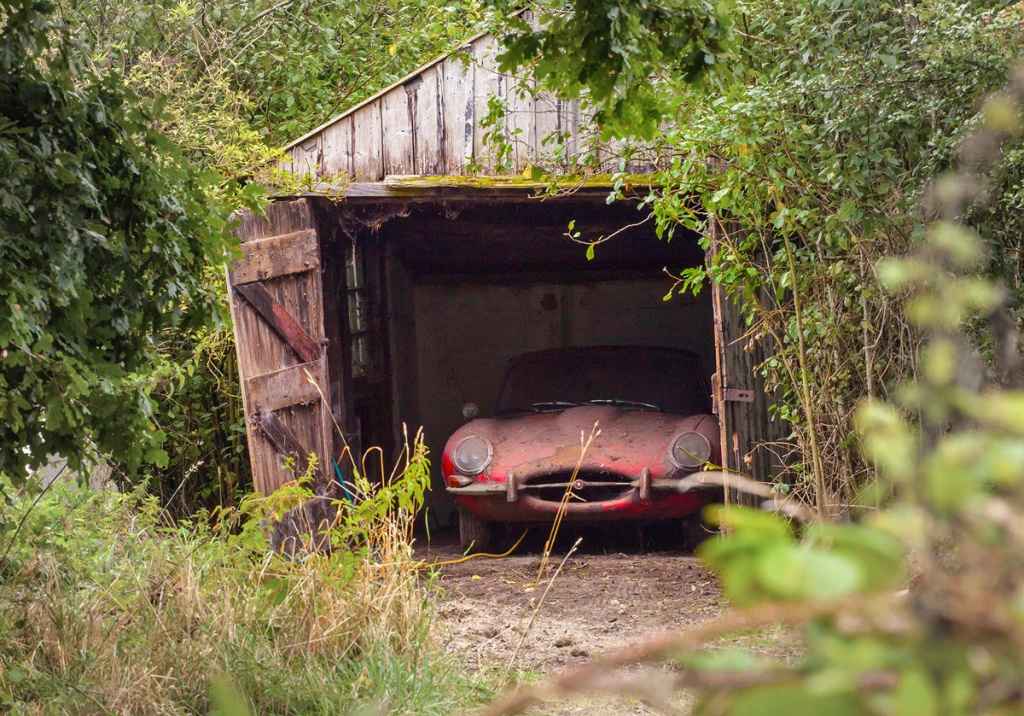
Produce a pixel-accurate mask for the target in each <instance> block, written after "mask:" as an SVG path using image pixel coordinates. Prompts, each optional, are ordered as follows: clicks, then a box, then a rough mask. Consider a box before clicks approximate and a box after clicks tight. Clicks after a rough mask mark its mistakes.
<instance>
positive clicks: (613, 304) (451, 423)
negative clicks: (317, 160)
mask: <svg viewBox="0 0 1024 716" xmlns="http://www.w3.org/2000/svg"><path fill="white" fill-rule="evenodd" d="M399 281H400V283H401V285H402V287H403V290H408V289H409V288H410V287H411V290H412V298H413V304H414V305H413V309H412V313H413V315H414V317H415V318H414V323H415V332H414V342H415V352H414V356H413V355H410V354H409V353H408V352H407V351H408V350H409V345H408V343H406V347H405V348H404V349H403V352H405V353H406V356H405V360H404V363H405V369H404V370H405V371H406V376H405V379H404V380H401V381H399V380H396V381H395V393H394V397H395V406H396V413H397V417H398V419H399V421H401V420H405V421H407V422H410V424H411V421H410V418H415V422H416V423H417V424H421V425H422V426H423V428H424V432H425V435H426V440H427V444H428V446H429V447H430V451H431V455H432V458H433V469H434V472H435V475H434V485H433V491H432V494H431V496H430V500H429V507H430V509H431V512H433V513H434V514H435V516H436V517H437V518H438V519H439V520H440V521H441V522H442V523H447V522H448V521H449V520H450V515H451V513H452V512H454V502H453V500H451V498H450V497H449V496H448V495H447V493H445V491H444V485H443V483H442V482H441V479H440V463H441V451H442V450H443V448H444V444H445V442H446V441H447V439H448V436H449V435H451V433H452V432H454V431H455V430H456V429H457V428H458V427H459V426H460V425H461V424H462V406H463V404H464V403H466V402H469V401H471V402H474V403H476V404H477V405H479V406H480V409H481V413H482V414H483V415H487V414H489V413H490V412H491V411H492V410H493V409H494V405H495V402H496V401H497V398H498V393H499V391H500V389H501V384H502V379H503V378H504V375H505V369H506V366H507V364H508V361H509V360H510V359H511V358H513V357H514V356H516V355H519V354H520V353H525V352H528V351H533V350H542V349H547V348H560V347H565V346H586V345H650V346H663V347H671V348H685V349H688V350H692V351H694V352H696V353H698V354H699V355H700V356H701V360H702V362H703V367H704V372H705V374H706V376H707V377H708V378H710V375H711V373H712V372H713V371H714V365H715V356H714V339H713V335H714V331H713V317H712V308H711V300H710V291H703V292H701V294H700V295H699V296H697V297H693V296H674V297H673V298H672V299H671V300H669V301H665V300H664V299H663V297H664V295H665V293H666V291H667V290H668V289H669V288H670V285H671V284H670V283H668V281H667V279H665V278H660V279H640V280H614V281H600V282H591V283H573V284H556V283H544V284H533V285H494V284H487V285H480V284H477V285H474V284H456V285H415V286H410V284H408V283H407V282H406V281H405V280H403V277H401V276H400V277H399ZM392 305H394V304H392ZM405 310H406V311H407V310H408V309H405ZM396 318H397V320H398V321H400V322H401V323H404V324H406V325H407V324H408V318H409V316H408V315H402V313H401V312H400V313H399V314H398V315H397V317H396ZM392 335H394V334H392ZM401 340H404V339H401ZM393 355H394V352H393ZM413 358H414V360H415V366H414V367H413V366H411V365H409V363H411V362H412V360H413ZM395 368H396V370H401V369H399V368H398V365H397V363H396V364H395ZM412 369H414V371H415V377H414V378H413V376H411V375H408V372H409V371H410V370H412ZM396 375H397V373H396ZM410 378H413V380H410ZM412 392H414V393H415V396H416V397H415V400H410V398H411V397H412V396H411V395H410V393H412ZM403 413H404V415H403Z"/></svg>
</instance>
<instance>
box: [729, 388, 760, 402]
mask: <svg viewBox="0 0 1024 716" xmlns="http://www.w3.org/2000/svg"><path fill="white" fill-rule="evenodd" d="M722 400H726V401H729V402H733V403H753V402H754V391H752V390H740V389H739V388H726V389H725V390H723V391H722Z"/></svg>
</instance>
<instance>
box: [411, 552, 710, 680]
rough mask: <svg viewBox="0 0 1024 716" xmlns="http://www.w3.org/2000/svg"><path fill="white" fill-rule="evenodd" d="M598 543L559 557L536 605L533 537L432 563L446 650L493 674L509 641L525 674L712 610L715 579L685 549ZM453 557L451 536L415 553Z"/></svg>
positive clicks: (508, 651) (576, 660)
mask: <svg viewBox="0 0 1024 716" xmlns="http://www.w3.org/2000/svg"><path fill="white" fill-rule="evenodd" d="M585 540H586V537H585ZM602 541H603V542H606V543H607V542H608V540H607V539H605V540H600V539H598V540H597V543H596V544H594V543H591V547H590V548H589V549H586V548H585V549H583V550H581V551H580V552H577V553H576V554H573V555H572V556H571V557H570V558H569V559H568V561H567V562H566V563H565V567H564V569H563V570H562V573H561V575H560V576H559V577H558V579H557V580H556V581H555V583H554V585H553V586H552V588H551V589H550V591H549V592H548V593H547V596H546V597H544V598H543V603H542V605H541V608H540V610H539V611H536V610H535V607H536V605H537V603H538V602H540V601H541V599H542V596H543V594H544V591H545V588H546V585H547V581H548V580H547V579H546V578H542V579H541V583H540V584H539V585H536V584H535V582H536V581H537V573H538V568H539V567H540V564H541V556H542V555H541V550H540V549H539V545H531V546H530V549H528V550H527V551H525V552H524V551H522V550H519V551H517V553H516V554H515V555H513V556H511V557H506V558H504V559H487V558H481V559H472V560H470V561H468V562H464V563H462V564H455V565H449V566H444V567H442V568H441V570H440V578H439V580H440V585H441V587H442V588H443V589H444V590H445V596H444V597H443V598H442V599H441V601H440V602H439V604H438V615H439V617H440V621H441V623H442V625H443V626H444V628H445V629H446V630H447V639H448V648H450V649H451V650H453V651H455V652H457V653H458V654H459V655H460V657H461V658H462V660H463V662H464V663H465V664H466V666H467V667H468V668H470V669H471V670H474V671H480V672H485V673H491V672H493V673H495V674H498V675H500V674H501V673H502V672H503V671H504V669H505V668H506V666H507V665H508V664H509V663H510V661H511V660H512V659H513V655H514V654H516V652H517V649H518V654H516V657H515V661H514V663H513V666H512V669H513V671H515V672H519V673H520V674H523V675H524V676H527V677H528V676H530V675H532V674H535V675H541V674H548V673H553V672H558V671H561V670H563V669H565V668H566V667H571V666H573V665H578V664H582V663H585V662H587V661H590V660H591V659H593V658H595V657H596V656H599V655H601V654H604V653H607V652H609V651H611V650H613V649H615V648H617V647H620V646H624V645H626V644H629V643H633V642H637V641H639V640H641V639H643V637H644V636H645V635H649V634H655V633H663V632H664V631H665V630H667V629H675V628H679V627H682V626H685V625H687V624H692V623H696V622H701V621H705V620H708V619H712V618H714V617H716V616H717V615H718V614H719V613H720V611H721V595H720V592H719V590H718V585H717V583H716V581H715V579H714V577H713V576H712V575H711V574H710V573H709V572H707V571H706V570H705V569H704V568H703V567H702V566H701V565H700V563H699V562H698V560H697V559H696V558H694V557H693V556H692V555H691V554H688V553H682V552H674V553H673V552H654V553H645V552H643V551H640V550H637V549H634V550H631V551H630V553H623V552H619V551H612V550H609V549H608V548H607V547H608V545H607V544H604V545H602V544H601V542H602ZM566 552H567V549H565V548H563V549H562V550H561V552H560V553H558V554H555V555H554V556H553V557H552V560H551V562H552V564H551V567H550V573H551V574H554V572H555V570H556V569H557V567H558V564H559V563H560V562H561V560H562V558H563V557H564V556H565V554H566ZM461 555H462V553H461V550H460V549H459V546H458V544H457V543H456V542H455V540H454V539H453V538H451V537H448V538H447V539H446V540H442V541H441V542H440V543H439V542H438V541H436V540H435V541H434V542H433V543H432V545H431V547H430V549H426V548H424V549H421V550H420V558H421V559H427V560H430V561H434V560H439V561H444V560H452V559H457V558H459V557H460V556H461ZM535 611H536V616H535V617H534V618H533V624H532V626H530V627H529V629H528V630H527V628H526V627H527V624H528V623H529V621H530V619H531V617H532V616H533V615H534V612H535ZM524 631H525V632H526V637H525V639H523V638H522V633H523V632H524ZM520 640H522V645H521V647H520V646H519V643H520Z"/></svg>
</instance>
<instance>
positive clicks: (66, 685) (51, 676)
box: [0, 484, 474, 716]
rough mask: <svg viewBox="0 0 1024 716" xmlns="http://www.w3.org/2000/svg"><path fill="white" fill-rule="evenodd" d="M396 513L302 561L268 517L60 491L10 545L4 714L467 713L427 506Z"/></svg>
mask: <svg viewBox="0 0 1024 716" xmlns="http://www.w3.org/2000/svg"><path fill="white" fill-rule="evenodd" d="M391 487H395V485H394V484H392V485H391ZM396 490H398V491H399V492H401V490H400V486H399V487H397V488H396ZM413 492H415V490H413ZM403 494H406V495H407V496H408V492H406V493H403ZM394 497H395V496H394V494H392V495H391V497H389V498H388V500H391V501H383V502H385V503H386V504H378V505H377V514H376V516H374V515H372V514H370V512H369V511H366V510H364V511H363V512H360V514H359V515H348V516H347V517H346V518H343V519H341V520H339V522H338V523H337V524H336V529H337V530H339V531H340V534H339V535H338V540H339V541H340V542H343V543H345V544H346V545H347V547H348V548H347V549H345V550H335V552H334V553H333V554H332V555H330V556H327V555H322V554H312V553H306V554H304V555H302V556H301V557H300V558H298V559H294V560H286V559H284V558H282V557H280V556H276V555H273V554H270V553H268V550H267V545H266V538H265V536H264V534H263V529H262V528H261V527H260V525H259V520H258V518H257V517H258V516H257V515H255V514H250V515H248V516H244V515H243V516H240V515H237V514H232V515H228V514H227V513H224V514H221V515H219V516H211V515H201V516H199V517H198V518H197V519H196V520H194V521H191V522H181V523H176V524H172V523H170V522H168V521H166V520H165V519H164V518H163V517H162V513H161V511H160V510H159V509H158V507H157V505H156V503H155V501H154V500H153V499H152V498H150V497H148V496H146V495H145V494H144V493H141V492H140V493H137V494H132V495H117V494H96V493H76V491H73V490H59V489H58V490H54V491H53V492H52V493H51V494H48V495H47V496H46V497H45V498H44V499H42V500H40V501H39V502H38V504H37V505H36V506H35V509H33V510H32V512H31V513H30V514H29V517H28V519H27V520H26V521H25V525H24V527H23V529H22V530H21V531H20V533H19V534H18V536H17V539H16V540H15V541H14V542H11V536H10V532H8V533H7V534H6V535H4V534H3V533H2V532H0V555H3V554H4V553H5V552H8V555H7V557H6V558H5V559H4V560H3V561H2V562H0V634H2V635H3V636H2V637H0V712H7V711H9V712H13V713H16V714H64V713H75V714H104V715H106V714H200V713H202V714H206V713H211V712H216V713H221V714H225V715H229V714H230V715H232V716H233V715H234V714H245V713H253V714H303V715H306V714H321V713H322V714H327V713H331V714H339V713H344V714H352V713H366V714H374V713H387V714H442V713H443V714H449V713H451V712H452V710H453V709H457V708H459V706H465V705H466V704H465V699H466V698H473V696H472V694H473V693H474V689H473V688H472V686H471V685H467V684H466V683H465V682H464V681H463V677H462V676H461V673H462V672H461V668H460V665H459V664H458V663H457V661H455V660H454V658H453V657H451V656H447V655H445V654H444V652H443V650H442V648H441V645H440V644H439V643H438V640H437V639H435V636H434V632H433V629H432V620H433V612H432V608H431V600H430V598H429V597H430V592H431V590H432V589H433V586H432V584H431V579H430V576H429V575H421V571H420V570H418V569H416V566H415V565H416V563H415V560H414V559H413V556H412V551H411V548H410V546H409V543H408V540H407V539H405V537H404V536H405V535H406V534H407V527H408V525H409V524H411V523H408V522H407V513H409V512H410V510H409V508H415V506H416V505H415V499H413V500H412V502H408V501H405V502H403V501H402V499H401V498H400V497H399V498H398V499H397V502H396V501H394V500H392V498H394ZM372 499H373V498H372V497H371V500H372ZM399 502H401V503H402V504H403V505H404V507H401V506H396V505H397V504H398V503H399ZM264 504H265V503H264ZM18 509H19V508H18V506H15V507H14V508H9V509H8V513H13V514H2V515H0V529H2V527H3V525H5V524H6V525H14V524H17V523H18V522H19V521H20V520H21V515H20V514H18ZM367 509H369V508H367ZM218 517H219V519H218ZM228 517H231V518H233V519H234V520H235V521H236V522H235V523H233V522H232V521H230V520H229V519H228ZM239 519H241V521H240V522H237V521H238V520H239ZM232 524H234V527H233V528H231V526H232ZM353 526H354V529H356V530H357V532H358V533H354V532H352V531H351V529H350V528H352V527H353ZM332 537H333V535H332ZM8 547H10V549H9V550H8ZM463 695H465V696H463Z"/></svg>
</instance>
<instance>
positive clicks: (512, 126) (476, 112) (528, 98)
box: [284, 35, 651, 182]
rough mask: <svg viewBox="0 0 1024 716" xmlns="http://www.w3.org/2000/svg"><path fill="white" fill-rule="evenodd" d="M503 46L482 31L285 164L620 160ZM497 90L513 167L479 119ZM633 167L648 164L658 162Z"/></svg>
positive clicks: (560, 166)
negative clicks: (517, 72)
mask: <svg viewBox="0 0 1024 716" xmlns="http://www.w3.org/2000/svg"><path fill="white" fill-rule="evenodd" d="M499 52H500V49H499V48H498V46H497V43H496V41H495V40H494V38H493V37H491V36H490V35H485V36H482V37H480V38H477V39H476V40H475V41H473V42H472V43H471V44H469V45H467V46H465V47H464V48H462V50H461V51H460V52H457V53H453V54H452V55H449V56H446V57H444V58H441V59H439V60H438V61H437V62H435V63H434V64H432V65H429V66H428V67H426V68H425V69H424V70H422V71H421V72H420V73H419V74H417V75H414V76H413V77H411V78H409V79H407V80H406V81H405V83H404V84H401V85H397V86H395V87H392V88H391V89H390V90H388V91H387V92H385V93H384V94H383V95H381V96H379V97H376V98H373V99H371V100H370V101H368V102H366V103H364V104H363V105H360V106H359V107H357V108H356V109H355V110H354V111H352V112H350V113H348V114H346V115H343V116H342V117H340V118H339V119H338V120H336V121H335V122H333V123H332V124H329V125H327V126H326V127H324V128H323V129H321V130H320V131H319V132H318V133H316V134H314V135H312V136H310V137H308V138H306V139H305V140H304V141H303V142H301V143H299V144H297V145H295V146H293V147H292V148H291V149H290V150H289V155H290V157H291V161H289V162H286V163H285V164H284V168H286V169H291V170H292V171H295V172H298V173H300V174H307V173H309V174H313V175H315V176H316V177H317V178H326V179H328V180H330V179H334V178H339V176H340V175H344V176H345V177H348V178H350V179H351V180H352V181H356V182H378V181H381V180H382V179H384V177H385V176H393V175H410V174H419V175H426V176H445V175H460V174H470V173H472V174H476V175H484V176H487V175H518V174H520V173H521V172H523V171H524V170H525V169H526V168H528V167H541V168H544V169H547V170H552V171H560V172H563V173H565V172H569V171H571V170H572V169H573V168H574V167H575V166H576V165H577V164H578V162H579V160H580V158H581V157H582V156H584V155H586V154H588V153H591V152H597V155H598V157H599V159H600V160H601V162H600V169H599V171H601V172H615V171H618V170H619V169H620V168H621V167H620V164H619V161H618V159H617V158H616V157H617V150H618V148H617V147H614V146H611V147H605V146H602V145H600V144H599V143H598V142H597V139H596V137H597V132H596V131H595V129H594V128H593V127H591V126H589V125H588V124H587V123H586V122H585V121H583V120H581V116H582V115H583V114H585V113H581V111H580V105H579V102H577V101H568V100H562V99H559V98H557V97H554V96H551V95H550V94H542V95H540V96H538V97H533V96H532V93H530V92H523V91H522V90H523V89H524V88H525V89H532V88H533V86H534V84H535V82H534V80H533V78H532V77H530V76H511V75H508V74H502V73H499V72H498V69H497V60H496V57H497V55H498V53H499ZM492 96H496V97H498V98H500V99H501V101H502V102H504V103H505V106H506V124H505V128H504V132H503V134H504V139H505V140H506V141H507V142H509V143H511V145H512V152H511V158H510V159H511V162H510V163H508V162H507V163H506V165H505V166H501V165H499V163H498V161H497V159H498V158H497V157H496V156H495V154H496V152H495V148H494V146H493V144H492V145H489V144H488V143H487V142H486V141H485V135H486V134H487V133H488V132H490V131H493V130H494V128H493V127H491V128H485V127H482V126H481V121H482V120H483V119H484V117H485V116H486V115H487V112H488V101H489V99H490V98H491V97H492ZM563 133H564V134H565V135H566V136H567V138H568V141H567V142H566V145H565V149H564V151H562V152H558V151H556V150H557V146H558V143H557V142H555V141H552V139H551V137H553V136H555V135H561V134H563ZM626 168H627V169H628V170H629V171H640V172H642V171H645V170H648V171H649V170H650V168H651V163H650V162H649V161H639V162H637V161H633V162H631V163H630V164H629V166H628V167H626Z"/></svg>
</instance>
